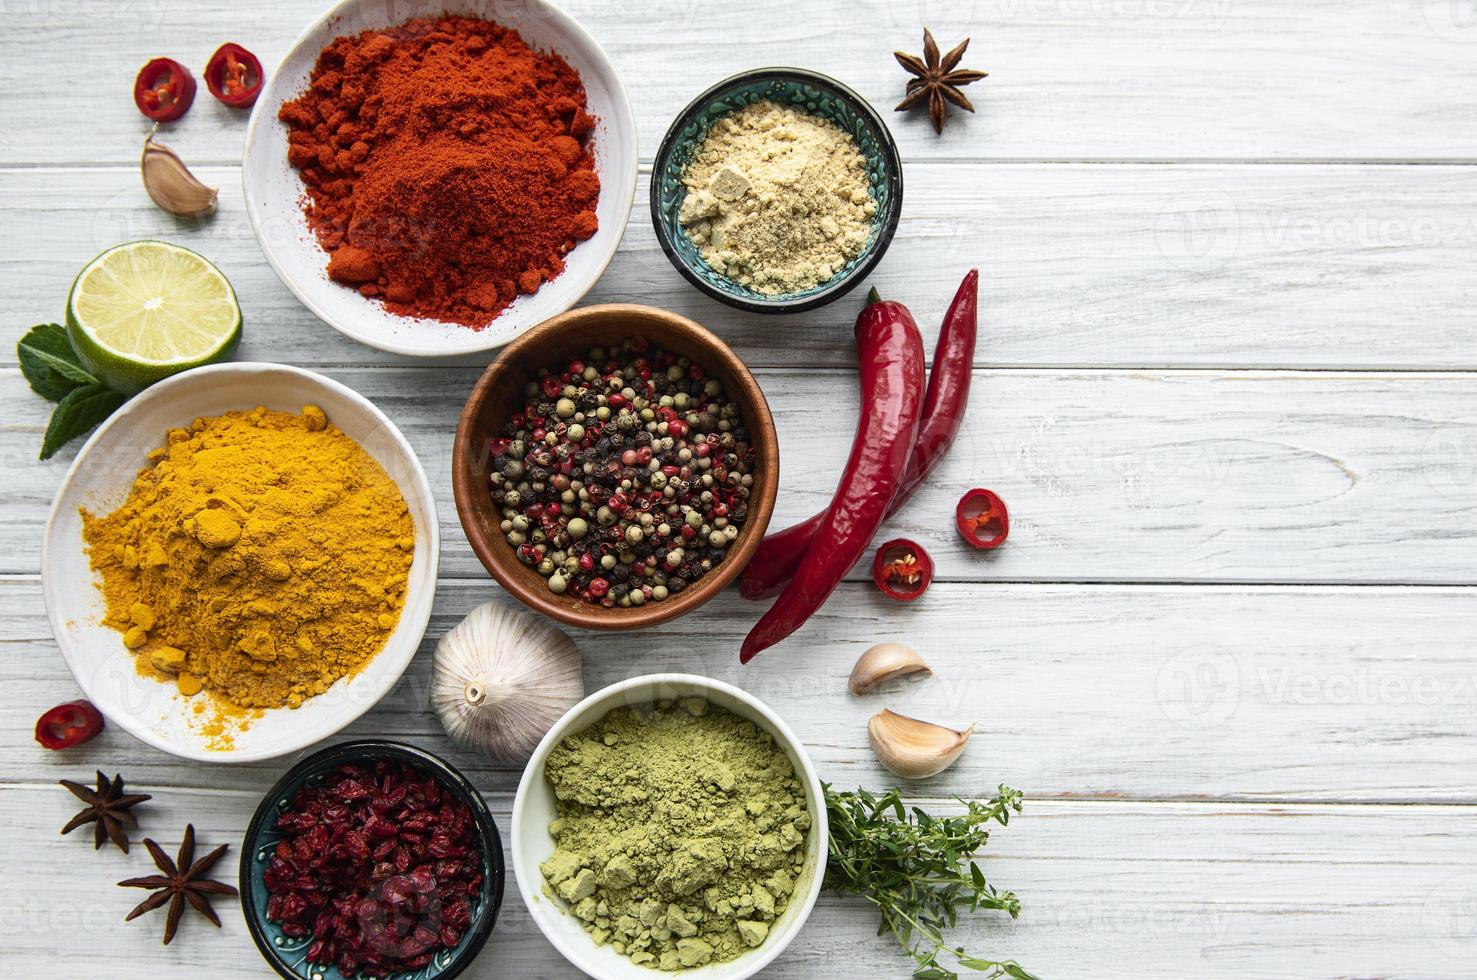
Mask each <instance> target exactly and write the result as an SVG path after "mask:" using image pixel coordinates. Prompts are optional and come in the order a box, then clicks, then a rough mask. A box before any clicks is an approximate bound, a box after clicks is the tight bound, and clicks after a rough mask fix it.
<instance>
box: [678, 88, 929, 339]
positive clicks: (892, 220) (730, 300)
mask: <svg viewBox="0 0 1477 980" xmlns="http://www.w3.org/2000/svg"><path fill="white" fill-rule="evenodd" d="M770 79H772V80H775V81H792V82H803V83H805V84H807V85H812V86H815V87H816V88H822V89H826V90H827V91H829V92H830V93H831V94H833V95H835V96H837V97H838V98H839V99H841V101H843V102H846V103H848V104H849V105H850V106H851V108H852V109H853V110H854V111H855V112H856V113H857V114H858V115H859V116H862V117H863V118H865V119H866V120H867V121H868V122H869V123H870V124H871V126H872V128H873V130H875V131H876V133H877V146H878V149H879V150H880V151H881V155H882V160H883V164H884V167H885V169H886V171H887V178H886V181H887V184H888V190H889V194H888V206H887V213H886V214H885V215H884V216H883V219H882V227H881V229H880V230H879V231H878V232H877V237H876V238H875V239H874V240H873V241H872V243H871V246H870V247H869V249H868V251H867V254H866V256H865V258H863V259H862V261H860V262H858V263H857V264H856V265H855V266H853V267H852V269H851V271H850V272H848V273H846V274H845V275H842V276H838V277H837V278H835V279H832V280H831V282H830V283H829V284H828V285H827V286H825V287H824V288H823V289H820V290H819V291H817V292H812V293H804V294H802V295H800V296H799V297H796V298H793V299H788V298H784V297H780V298H777V299H773V300H757V299H753V298H752V297H748V296H740V295H737V294H735V293H731V292H729V291H727V290H725V289H720V288H718V287H717V286H714V285H713V284H712V283H711V282H709V281H708V280H707V279H704V278H703V277H702V276H700V275H698V274H697V272H695V271H694V270H693V269H692V267H691V266H690V265H689V264H688V262H687V260H686V259H685V258H683V257H682V255H681V254H680V253H679V252H678V251H677V248H676V245H675V244H674V243H673V241H672V238H671V235H670V234H669V232H668V230H667V227H666V224H665V223H664V222H663V221H662V217H661V184H662V173H663V172H664V171H665V170H666V169H667V162H668V160H669V159H670V158H671V156H672V153H673V151H674V150H675V149H676V148H677V140H678V134H679V133H680V132H681V131H682V130H684V129H686V128H687V125H688V123H690V122H692V121H693V119H694V118H695V117H696V116H697V115H698V114H700V113H701V112H702V111H703V110H705V109H706V108H707V107H708V105H709V103H711V102H712V101H713V100H715V99H717V98H718V97H719V96H721V95H723V94H725V93H726V92H728V91H729V90H731V89H735V88H738V87H739V86H742V85H750V84H753V83H754V82H760V81H766V80H770ZM650 198H651V223H652V226H653V228H654V229H655V231H656V240H657V242H658V243H660V244H661V247H662V251H663V252H664V253H666V256H667V259H668V261H670V262H671V263H672V265H673V266H675V267H676V268H677V271H678V272H680V273H682V277H683V278H684V279H686V280H687V281H688V282H690V283H692V284H693V285H694V286H696V287H697V288H698V289H699V290H701V291H702V292H704V293H706V294H707V295H709V296H711V297H713V298H714V299H716V300H719V301H720V302H723V303H727V304H728V305H729V306H733V307H737V308H738V309H741V310H747V311H749V312H751V313H798V312H800V311H802V310H813V309H815V308H816V307H819V306H825V305H826V304H827V303H830V302H833V301H835V300H837V299H840V298H841V297H842V296H844V295H846V294H847V293H848V292H850V291H851V290H852V289H854V288H855V287H856V286H857V285H858V284H859V283H861V282H862V281H863V280H864V279H866V278H867V276H868V275H870V274H871V272H872V269H873V268H875V267H876V265H877V263H878V262H880V261H882V256H883V255H884V254H885V253H886V252H887V248H888V246H889V245H891V244H892V236H893V235H894V233H896V232H897V226H898V220H899V219H900V218H901V216H902V211H903V161H902V158H901V157H900V156H899V155H898V149H897V142H896V141H895V140H894V139H893V138H892V131H891V130H890V129H888V128H887V123H886V122H884V121H883V119H882V117H881V116H880V115H879V114H878V113H877V110H876V109H874V108H873V107H872V104H871V103H870V102H868V101H867V100H866V99H864V98H862V96H861V95H859V94H858V93H857V92H855V91H853V90H852V89H851V88H849V87H847V86H846V85H844V84H842V83H841V82H839V81H837V80H836V79H834V78H832V77H830V76H829V75H822V74H821V73H820V72H815V71H811V70H809V69H807V68H787V67H783V66H775V67H770V68H753V69H750V70H749V71H743V72H739V73H738V74H737V75H731V76H729V77H728V78H725V79H723V80H722V81H721V82H718V83H716V84H714V85H712V86H710V87H709V88H707V89H706V90H704V91H703V93H702V94H701V95H699V96H698V97H697V98H695V99H693V100H692V101H691V102H689V103H688V104H687V107H686V108H685V109H683V110H682V111H681V112H679V113H678V114H677V118H676V119H674V120H672V124H671V125H670V126H668V127H667V132H666V134H665V135H664V136H663V137H662V142H661V145H660V146H659V147H658V148H657V151H656V157H655V158H654V159H653V160H652V165H651V187H650Z"/></svg>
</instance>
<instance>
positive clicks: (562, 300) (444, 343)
mask: <svg viewBox="0 0 1477 980" xmlns="http://www.w3.org/2000/svg"><path fill="white" fill-rule="evenodd" d="M365 3H366V0H338V2H337V3H335V4H334V5H333V6H332V7H330V8H329V9H328V10H327V11H326V12H325V13H324V14H323V15H322V16H320V17H318V18H317V19H316V20H314V21H313V22H312V23H311V24H309V25H308V26H307V27H306V28H305V29H304V30H303V31H302V32H301V33H300V34H299V35H298V36H297V37H296V38H295V39H294V40H293V42H292V46H291V47H289V48H288V50H287V53H286V54H285V55H284V56H283V58H282V60H281V62H279V63H278V65H277V67H276V70H275V71H274V72H272V73H271V74H269V75H268V76H267V82H266V85H265V86H264V88H263V90H262V93H261V96H260V98H258V100H257V103H256V105H255V106H254V107H253V109H252V112H251V118H250V119H249V120H248V121H247V124H246V138H245V140H244V142H243V149H242V161H241V186H242V192H243V195H244V199H245V203H246V217H247V220H248V222H249V223H250V224H251V230H252V234H253V235H254V236H255V237H256V240H257V244H258V246H259V247H260V248H261V251H262V254H263V255H264V256H265V257H266V259H267V264H268V265H270V266H271V267H272V271H273V272H274V273H276V275H277V278H278V279H279V280H281V282H282V283H283V285H285V286H286V287H287V288H288V289H289V290H290V291H291V292H292V294H293V295H294V296H296V297H297V299H298V301H299V302H300V303H302V304H303V306H305V307H307V308H308V310H309V311H310V312H311V313H312V314H313V315H314V316H316V317H317V318H318V319H320V320H322V321H323V322H324V323H327V324H328V325H329V326H331V327H333V328H334V329H335V330H337V331H339V332H340V333H342V334H344V335H345V336H347V337H350V338H352V339H354V340H357V341H359V342H360V343H363V344H367V345H369V346H370V347H374V348H377V349H379V350H383V351H388V352H390V353H392V354H407V355H411V356H416V357H443V356H448V355H453V354H468V353H477V352H481V351H488V350H494V349H496V348H498V347H501V346H503V345H504V344H506V343H508V342H509V341H511V340H512V339H513V338H514V337H516V336H517V335H518V334H519V333H520V332H521V331H522V330H523V329H525V328H526V327H528V326H531V325H533V324H534V323H538V322H541V321H543V320H546V319H548V318H549V317H551V316H555V315H557V314H559V313H562V312H564V311H565V310H568V309H570V308H571V307H573V306H574V305H575V304H576V303H578V302H579V301H580V300H581V299H582V298H584V296H585V294H586V293H588V292H589V291H590V289H591V288H593V287H594V285H595V283H596V282H598V281H599V280H600V277H601V276H603V275H604V274H605V270H606V269H607V268H608V267H609V266H610V262H611V260H612V259H614V258H615V253H616V250H617V249H618V248H619V246H620V242H621V238H622V237H623V236H624V235H625V230H626V228H627V226H628V225H629V224H630V217H631V209H632V208H633V207H634V206H635V203H636V180H637V177H638V175H639V171H640V145H639V142H638V139H637V133H636V114H635V110H634V109H633V107H632V105H631V98H630V95H629V94H628V93H627V91H626V87H625V83H624V82H623V81H622V80H621V76H620V72H619V71H618V70H617V69H616V67H615V64H614V63H613V62H612V61H611V60H610V58H609V57H608V56H607V55H606V54H605V50H604V48H602V47H601V46H600V44H599V42H598V41H596V40H595V37H594V36H593V35H592V34H591V33H590V32H589V31H587V30H585V28H584V27H583V26H582V25H581V24H580V23H579V22H578V21H576V20H575V19H574V18H573V17H571V16H570V15H569V14H567V13H565V12H564V11H563V10H562V9H560V8H559V7H557V6H555V5H554V4H552V3H549V2H548V0H521V2H520V3H519V4H517V5H513V6H510V7H508V8H507V9H508V11H514V12H517V11H521V12H523V13H525V14H527V15H528V16H529V17H530V18H533V19H537V20H542V21H547V22H549V23H550V24H552V25H553V26H554V27H555V29H556V30H557V32H558V33H560V34H562V35H564V36H566V37H568V38H570V39H572V41H573V44H574V46H575V47H576V48H581V49H583V50H584V51H586V52H588V54H589V56H590V57H591V60H592V62H593V64H594V67H595V68H597V69H598V70H599V73H600V75H601V76H602V78H603V80H604V81H605V82H606V83H607V86H608V95H609V97H610V99H611V101H612V102H613V103H614V105H613V109H614V111H613V112H610V113H609V114H600V113H597V114H596V115H597V119H598V124H599V125H598V127H597V130H596V132H597V134H599V133H600V132H601V131H602V130H604V131H605V132H606V133H607V135H606V136H605V138H604V139H603V140H599V141H598V142H597V144H596V162H597V166H598V169H599V172H600V198H601V203H602V204H603V203H604V202H605V201H606V200H607V196H608V195H609V198H610V199H611V200H613V201H615V202H616V203H615V207H614V208H612V209H611V210H610V211H609V212H608V213H607V212H605V211H604V209H603V208H600V209H598V210H600V212H601V217H600V231H597V232H596V237H595V238H594V239H590V240H589V241H585V242H581V243H580V244H579V246H577V247H576V248H575V249H573V250H571V252H570V254H569V256H567V257H566V260H567V265H566V268H565V270H564V272H563V273H562V274H560V275H559V276H556V277H555V278H554V279H552V280H550V281H549V282H548V283H546V284H544V286H543V287H542V288H541V289H540V290H539V292H537V293H534V294H533V295H532V296H521V297H519V299H518V300H517V301H516V302H515V303H514V304H512V305H511V306H509V307H507V308H506V309H504V310H503V312H502V313H501V315H500V316H499V317H498V319H496V320H494V321H493V322H492V323H491V324H489V325H488V326H486V327H484V328H483V329H481V330H473V329H471V328H468V327H463V326H457V325H454V324H450V325H449V324H444V323H439V322H437V321H434V320H424V319H417V318H413V317H400V316H395V315H394V314H391V313H389V312H388V311H386V310H384V309H383V308H382V307H381V306H380V305H379V304H378V303H377V302H376V301H374V300H370V299H366V298H364V297H360V296H358V295H357V294H355V293H354V291H353V290H350V289H347V288H346V287H344V286H341V285H339V284H338V283H334V282H331V281H328V280H327V279H326V277H325V278H324V279H323V281H321V282H319V281H317V278H316V277H317V276H318V275H319V272H320V270H313V271H312V272H311V273H309V274H308V275H309V277H310V278H312V281H304V276H303V274H302V273H301V272H298V271H294V270H293V269H292V268H290V267H289V264H288V262H286V261H284V259H283V257H282V255H281V254H279V252H278V250H277V248H276V247H274V243H273V241H272V237H273V236H272V233H271V231H270V230H269V229H268V228H266V227H264V226H263V220H264V218H263V215H264V206H263V202H262V194H261V193H260V189H259V188H258V186H257V183H256V173H257V170H256V167H254V166H253V149H254V148H255V147H257V145H258V143H259V142H260V138H259V135H258V132H257V130H258V129H259V128H263V127H270V126H272V125H273V124H274V123H275V121H276V118H277V110H278V109H279V108H280V107H281V105H282V103H283V102H284V101H285V100H287V99H290V98H293V97H295V96H296V95H297V92H289V91H284V90H283V86H284V85H285V84H286V82H285V81H284V80H283V79H284V77H285V72H286V69H287V66H288V65H289V64H291V63H292V62H293V61H294V60H295V59H296V58H297V57H299V56H300V54H301V49H302V48H304V46H306V45H309V44H315V45H316V42H314V40H313V39H314V37H315V36H317V35H319V34H320V33H322V32H327V31H331V30H335V29H336V28H334V26H333V25H334V22H335V21H338V20H342V19H344V18H345V17H346V16H348V14H349V13H350V12H351V11H353V10H354V9H355V8H357V7H359V6H361V5H364V4H365ZM383 6H384V10H385V13H386V18H385V19H386V20H387V21H388V22H390V23H392V24H398V23H403V22H404V21H405V20H407V19H410V18H412V17H417V16H420V17H427V16H438V15H442V14H465V15H467V16H480V17H484V18H486V19H489V20H492V21H494V22H496V23H500V24H506V25H507V26H513V27H516V25H515V24H512V23H509V22H508V21H509V20H510V19H511V18H507V17H504V18H501V19H500V18H499V17H498V16H496V13H497V11H498V10H499V9H500V5H499V4H498V2H497V0H490V2H489V3H481V4H479V2H478V0H444V2H442V3H436V2H434V0H426V2H420V0H411V2H407V3H404V4H397V3H385V4H384V5H383ZM482 6H490V7H491V8H492V9H491V11H482V10H481V9H480V8H481V7H482ZM422 7H424V8H425V9H421V8H422ZM520 33H521V32H520ZM330 36H331V35H330ZM530 43H532V42H530ZM316 46H318V47H321V45H316ZM534 46H535V47H539V45H534ZM543 47H545V48H548V45H544V46H543ZM559 53H560V54H561V56H562V57H565V58H566V60H568V59H569V54H570V53H569V52H568V51H561V52H559ZM313 60H314V62H316V60H317V51H316V50H315V51H314V52H313ZM586 81H587V82H588V81H589V80H588V79H586ZM607 124H609V128H608V129H604V127H606V125H607ZM617 124H619V125H617ZM279 150H280V153H281V159H282V160H284V161H285V160H286V157H287V143H286V140H283V141H282V145H281V147H280V148H279ZM617 151H619V153H620V155H621V157H622V158H623V161H622V162H617V161H616V159H615V156H614V154H615V153H616V152H617ZM272 159H273V160H274V161H275V160H276V151H274V153H273V156H272ZM607 159H608V160H609V161H610V163H609V165H608V166H607V165H602V161H604V160H607ZM622 168H623V169H628V170H629V174H628V175H627V179H626V180H624V181H622V182H620V183H618V184H612V182H611V178H612V177H613V176H614V175H615V174H616V173H617V170H618V169H622ZM291 175H292V177H293V178H295V179H296V180H297V185H296V186H297V190H298V192H299V194H298V197H297V200H299V201H300V200H301V194H302V193H305V191H304V189H303V188H302V186H301V178H298V177H297V172H296V171H295V170H292V171H291ZM294 207H295V208H296V212H295V213H294V214H293V215H292V219H293V224H294V226H296V225H298V224H299V223H300V228H299V231H300V232H301V233H302V234H303V235H305V236H306V238H307V239H308V240H311V244H312V247H313V248H314V249H317V250H318V253H319V254H320V257H321V259H322V261H323V262H324V263H326V261H327V257H326V255H322V250H321V248H320V247H319V246H318V245H317V240H316V238H315V237H314V236H313V235H312V233H311V232H310V231H308V230H307V224H306V220H305V218H304V217H303V215H302V214H301V208H300V207H299V206H297V205H294ZM607 225H610V226H617V227H615V230H614V233H613V236H612V239H610V240H607V241H606V242H604V243H601V244H597V240H598V239H601V238H603V237H604V232H605V229H606V227H607ZM602 245H603V248H604V251H603V253H602V254H599V255H598V258H595V257H594V252H595V249H596V248H599V247H601V246H602ZM581 250H584V251H583V252H582V251H581ZM587 256H589V257H590V264H588V265H586V266H584V267H582V268H580V267H577V263H578V262H580V261H582V260H584V259H585V258H586V257H587ZM576 257H578V258H576ZM326 288H332V289H333V290H335V291H339V292H342V293H345V294H350V295H352V296H353V297H354V300H355V301H357V302H356V307H357V313H356V315H355V316H353V317H352V318H346V317H345V316H343V315H338V314H335V313H334V312H332V311H330V310H329V309H328V308H327V306H326V305H325V303H324V302H320V298H319V296H318V295H317V293H320V292H323V291H324V290H325V289H326ZM541 294H547V295H546V298H545V300H544V301H541V302H535V301H537V299H538V297H539V296H540V295H541ZM554 296H557V297H558V298H557V299H550V297H554ZM525 305H528V306H529V307H530V308H529V310H528V311H527V312H523V311H522V309H521V307H523V306H525ZM350 319H352V320H354V321H357V322H348V321H349V320H350ZM391 321H393V322H395V323H397V324H399V325H401V326H404V327H407V328H410V329H412V330H413V331H414V333H411V334H408V335H407V336H408V337H409V338H410V339H404V340H402V339H399V338H398V337H397V336H394V335H392V334H390V333H389V331H388V330H387V329H386V328H383V327H374V328H373V329H366V328H365V326H364V325H365V324H374V323H377V322H382V323H388V322H391Z"/></svg>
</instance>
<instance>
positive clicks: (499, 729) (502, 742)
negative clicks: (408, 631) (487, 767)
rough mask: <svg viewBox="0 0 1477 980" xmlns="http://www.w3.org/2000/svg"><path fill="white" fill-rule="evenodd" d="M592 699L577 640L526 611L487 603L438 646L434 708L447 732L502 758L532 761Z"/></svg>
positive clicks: (433, 681) (464, 743) (433, 677)
mask: <svg viewBox="0 0 1477 980" xmlns="http://www.w3.org/2000/svg"><path fill="white" fill-rule="evenodd" d="M584 696H585V682H584V678H583V676H582V672H581V665H580V652H579V648H578V647H576V646H575V645H574V641H573V640H571V639H570V638H569V637H568V636H566V635H564V633H562V632H560V631H559V630H558V629H555V628H554V627H553V626H550V625H549V624H548V623H546V622H544V620H542V619H540V618H538V617H536V616H534V615H532V614H531V613H527V612H524V611H522V610H521V609H511V608H509V607H507V606H505V605H503V604H502V603H499V602H488V603H485V604H484V605H481V606H478V607H477V608H476V609H474V610H472V611H471V612H470V613H468V614H467V618H466V619H464V620H462V621H461V622H460V623H459V624H457V626H456V627H455V628H454V629H452V631H451V632H449V633H447V634H446V635H445V636H443V637H442V638H441V642H440V643H438V644H436V654H435V657H434V660H433V662H432V667H431V705H432V707H434V708H435V709H436V714H437V715H439V716H440V717H441V724H442V725H443V726H445V728H446V734H447V735H449V736H451V740H452V741H453V742H455V743H457V744H458V745H460V746H462V747H463V748H473V749H480V750H482V751H483V752H485V753H487V754H488V755H489V756H491V757H492V758H493V759H496V760H498V761H499V762H509V763H523V762H527V761H528V757H529V756H530V755H532V754H533V750H534V749H535V748H537V747H538V743H539V740H540V739H542V738H543V737H544V734H545V733H546V732H548V730H549V729H550V728H552V727H554V723H555V722H556V721H558V720H559V719H560V718H561V717H562V716H563V715H564V713H565V712H566V711H568V710H569V709H570V708H572V707H574V705H575V704H576V703H577V702H578V701H579V700H580V699H581V698H583V697H584Z"/></svg>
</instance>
